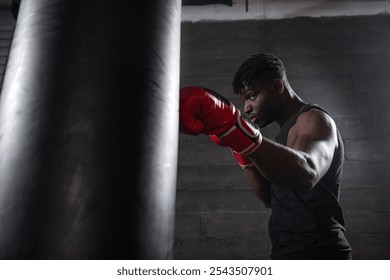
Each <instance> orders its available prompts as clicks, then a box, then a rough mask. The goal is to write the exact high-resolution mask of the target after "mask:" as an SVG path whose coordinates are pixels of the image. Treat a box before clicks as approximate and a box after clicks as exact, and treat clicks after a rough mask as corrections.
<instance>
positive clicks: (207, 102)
mask: <svg viewBox="0 0 390 280" xmlns="http://www.w3.org/2000/svg"><path fill="white" fill-rule="evenodd" d="M233 89H234V92H235V93H236V94H239V95H240V97H241V99H242V101H243V104H244V110H243V113H244V114H245V116H246V117H244V116H242V114H241V113H240V112H239V111H238V110H237V109H236V108H235V107H234V105H233V104H231V103H230V102H229V101H228V100H226V99H225V98H224V97H222V96H220V95H218V94H217V93H215V92H213V91H211V90H209V89H205V88H201V87H187V88H182V89H181V93H180V128H181V132H184V133H188V134H193V135H197V134H199V133H206V134H208V135H210V136H211V138H212V139H213V141H214V142H216V143H218V144H222V145H226V146H229V147H230V148H231V149H232V150H233V154H234V155H235V157H236V159H237V160H238V162H239V164H240V166H241V167H242V168H243V169H244V172H245V174H246V176H247V178H248V180H249V184H250V186H251V187H252V189H253V190H254V192H255V193H256V195H257V196H258V197H259V198H260V199H261V200H262V201H263V203H264V204H265V206H266V207H271V208H272V215H271V219H270V222H269V233H270V238H271V242H272V255H271V257H272V258H273V259H351V248H350V246H349V244H348V241H347V239H346V237H345V234H344V232H345V222H344V218H343V213H342V209H341V207H340V205H339V201H338V198H339V190H340V183H341V174H342V165H343V160H344V148H343V143H342V140H341V136H340V133H339V132H338V130H337V127H336V125H335V123H334V121H333V119H332V118H331V117H330V116H329V115H328V114H327V113H326V112H325V111H324V110H323V109H321V108H320V107H318V106H317V105H314V104H307V103H306V102H304V101H303V100H302V99H301V98H299V97H298V95H297V94H296V93H295V92H294V91H293V89H292V88H291V86H290V84H289V82H288V80H287V76H286V71H285V68H284V66H283V64H282V62H281V61H280V60H279V59H278V58H276V57H275V56H273V55H270V54H258V55H254V56H252V57H250V58H249V59H248V60H246V61H245V62H244V63H243V64H242V65H241V66H240V68H239V69H238V71H237V73H236V75H235V77H234V80H233ZM248 119H249V120H248ZM272 122H277V124H278V125H279V127H280V132H279V134H278V135H277V136H276V139H275V141H272V140H270V139H266V138H264V137H262V135H261V133H260V131H259V129H258V127H257V126H259V127H260V128H261V127H265V126H267V125H268V124H270V123H272ZM253 123H255V124H256V125H253Z"/></svg>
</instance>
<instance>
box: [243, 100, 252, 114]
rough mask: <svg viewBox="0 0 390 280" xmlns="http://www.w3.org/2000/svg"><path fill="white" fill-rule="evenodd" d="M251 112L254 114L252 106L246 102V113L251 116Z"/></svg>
mask: <svg viewBox="0 0 390 280" xmlns="http://www.w3.org/2000/svg"><path fill="white" fill-rule="evenodd" d="M250 112H252V106H251V105H250V104H249V103H248V102H245V103H244V113H245V114H249V113H250Z"/></svg>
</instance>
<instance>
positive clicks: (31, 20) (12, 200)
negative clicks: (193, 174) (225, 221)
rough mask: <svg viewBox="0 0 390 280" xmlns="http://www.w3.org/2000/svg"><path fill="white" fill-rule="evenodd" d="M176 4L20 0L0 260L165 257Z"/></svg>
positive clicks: (174, 128)
mask: <svg viewBox="0 0 390 280" xmlns="http://www.w3.org/2000/svg"><path fill="white" fill-rule="evenodd" d="M180 9H181V1H180V0H164V1H162V0H155V1H154V0H148V1H128V0H121V1H107V0H88V1H80V0H23V1H22V4H21V7H20V11H19V16H18V21H17V26H16V30H15V36H14V40H13V43H12V47H11V52H10V57H9V61H8V65H7V69H6V74H5V78H4V84H3V90H2V94H1V99H0V258H1V259H172V258H173V238H174V214H175V213H174V211H175V192H176V171H177V145H178V107H179V105H178V103H179V102H178V88H179V49H180V48H179V46H180V45H179V43H180Z"/></svg>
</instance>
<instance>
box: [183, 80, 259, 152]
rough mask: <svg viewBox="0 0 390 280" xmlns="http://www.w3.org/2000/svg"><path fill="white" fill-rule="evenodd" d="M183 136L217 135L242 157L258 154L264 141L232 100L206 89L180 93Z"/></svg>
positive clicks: (186, 90)
mask: <svg viewBox="0 0 390 280" xmlns="http://www.w3.org/2000/svg"><path fill="white" fill-rule="evenodd" d="M180 132H182V133H186V134H191V135H199V134H200V133H205V134H208V135H213V134H214V135H217V136H218V137H219V138H220V139H221V140H222V141H223V142H224V143H225V144H226V145H227V146H229V147H230V148H231V149H232V150H234V151H235V152H237V153H239V154H250V153H252V152H254V151H255V150H256V149H257V148H258V147H259V146H260V144H261V140H262V137H261V134H260V131H259V130H258V129H257V128H256V127H255V126H253V125H252V124H251V123H250V122H249V121H248V120H246V119H244V118H243V117H242V116H241V113H240V111H239V110H237V109H236V108H235V107H234V105H233V104H232V103H231V102H230V101H229V100H228V99H226V98H225V97H223V96H221V95H219V94H218V93H216V92H214V91H212V90H209V89H205V88H203V87H184V88H181V89H180Z"/></svg>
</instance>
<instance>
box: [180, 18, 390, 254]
mask: <svg viewBox="0 0 390 280" xmlns="http://www.w3.org/2000/svg"><path fill="white" fill-rule="evenodd" d="M388 26H390V16H388V15H378V16H364V17H335V18H295V19H285V20H269V21H237V22H198V23H182V35H181V37H182V46H181V85H182V86H184V85H194V84H197V85H204V86H207V87H210V88H212V89H214V90H216V91H218V92H220V93H222V94H223V95H225V96H227V97H229V98H230V99H231V100H232V101H233V102H234V103H235V104H236V105H237V106H238V107H239V108H241V102H240V101H239V99H238V97H237V96H234V95H233V93H232V90H231V86H230V83H231V79H232V76H233V75H234V72H235V70H236V69H237V68H238V66H239V65H240V63H241V62H242V61H243V60H244V59H246V58H247V57H248V56H250V55H251V54H254V53H258V52H270V53H273V54H275V55H277V56H278V57H280V58H281V59H282V60H283V61H284V63H285V66H286V68H287V74H288V76H289V79H290V82H291V85H292V87H293V88H294V90H295V91H296V92H297V93H298V94H299V95H300V96H301V97H302V98H303V99H305V100H306V101H308V102H315V103H317V104H319V105H321V106H323V107H324V108H325V109H327V110H328V111H329V112H330V114H332V116H333V117H334V119H335V121H336V123H337V125H338V127H339V129H340V131H341V133H342V135H343V138H344V141H345V146H346V163H345V166H344V180H343V185H342V190H341V204H342V206H343V207H344V210H345V218H346V222H347V234H348V238H349V240H350V243H351V245H352V248H353V257H354V259H389V258H390V250H389V249H388V248H389V247H390V223H389V221H390V203H389V202H388V198H389V197H390V188H389V187H390V184H389V179H388V175H387V174H388V170H390V169H389V167H390V161H389V158H390V148H389V140H390V129H389V127H390V113H389V110H388V107H389V104H390V92H389V88H390V36H389V32H388ZM277 131H278V128H277V127H276V126H275V125H273V126H271V127H269V128H266V129H263V130H262V132H263V134H264V135H266V136H267V137H271V138H273V137H274V136H275V133H277ZM270 213H271V212H270V211H269V210H267V209H265V208H264V207H263V205H262V204H261V202H260V201H258V200H257V199H256V198H255V197H254V195H253V194H252V193H251V191H250V190H249V187H248V185H247V182H246V179H245V177H244V176H243V174H242V172H241V170H240V168H239V167H238V166H237V165H236V162H235V161H234V159H233V158H232V157H231V154H230V151H229V149H227V148H222V147H219V146H216V145H215V144H213V143H211V142H210V141H209V139H208V138H207V137H206V136H198V137H192V136H184V135H180V149H179V172H178V191H177V210H176V242H175V258H176V259H268V258H269V254H270V241H269V238H268V232H267V223H268V218H269V215H270Z"/></svg>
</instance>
